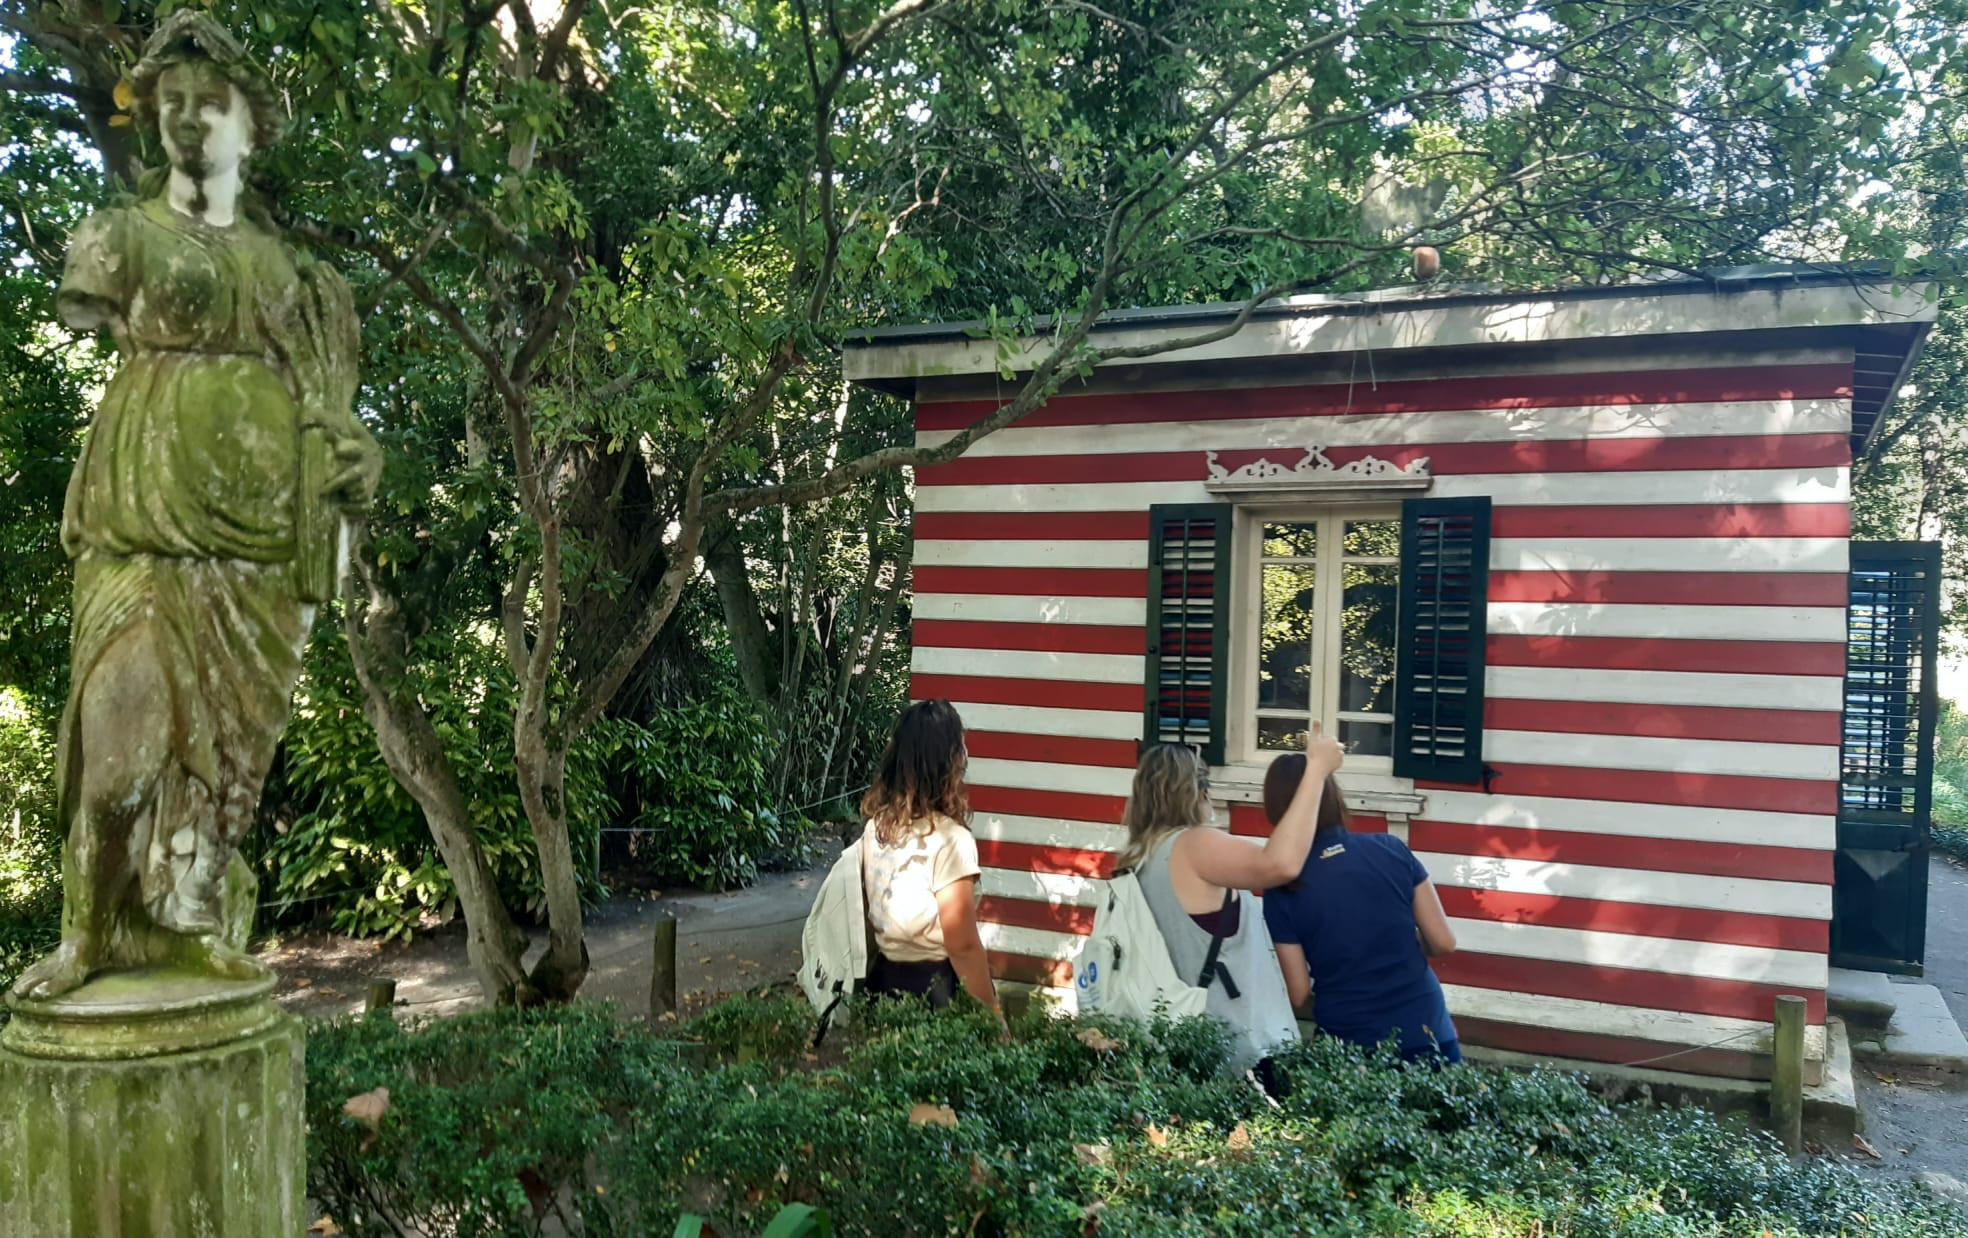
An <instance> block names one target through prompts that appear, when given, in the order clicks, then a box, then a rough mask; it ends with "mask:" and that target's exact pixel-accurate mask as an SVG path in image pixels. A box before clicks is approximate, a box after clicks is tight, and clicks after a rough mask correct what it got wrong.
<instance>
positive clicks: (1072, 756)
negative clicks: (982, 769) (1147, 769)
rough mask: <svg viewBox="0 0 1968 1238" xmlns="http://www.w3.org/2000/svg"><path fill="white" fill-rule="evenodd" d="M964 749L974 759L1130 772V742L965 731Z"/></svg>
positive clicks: (1132, 748)
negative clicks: (1090, 767) (1036, 762)
mask: <svg viewBox="0 0 1968 1238" xmlns="http://www.w3.org/2000/svg"><path fill="white" fill-rule="evenodd" d="M964 746H965V747H966V748H968V749H970V755H972V756H974V757H995V758H997V759H998V760H1001V761H1039V762H1043V763H1046V764H1051V765H1096V766H1099V767H1101V768H1102V769H1133V768H1134V763H1135V760H1136V757H1135V748H1136V744H1135V741H1134V740H1131V739H1082V738H1080V737H1078V736H1073V735H1024V734H1013V733H1011V732H1009V731H966V732H964Z"/></svg>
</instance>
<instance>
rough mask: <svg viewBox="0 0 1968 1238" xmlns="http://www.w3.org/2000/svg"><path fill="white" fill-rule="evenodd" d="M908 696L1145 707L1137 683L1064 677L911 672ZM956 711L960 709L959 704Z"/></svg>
mask: <svg viewBox="0 0 1968 1238" xmlns="http://www.w3.org/2000/svg"><path fill="white" fill-rule="evenodd" d="M909 696H910V698H911V699H912V700H918V701H926V700H930V699H932V698H934V697H939V696H940V697H944V698H946V699H948V700H952V701H956V702H958V704H959V706H961V705H962V704H965V703H968V704H973V705H1041V706H1046V707H1049V708H1053V709H1102V710H1111V711H1113V712H1116V713H1130V714H1138V713H1141V712H1142V711H1143V710H1145V709H1146V708H1147V701H1146V698H1145V697H1144V696H1143V695H1142V689H1141V688H1140V686H1139V685H1136V684H1131V683H1080V682H1078V681H1075V680H1066V679H1000V678H996V677H993V676H988V675H922V674H917V675H911V676H910V677H909ZM957 712H958V713H962V712H963V710H962V709H961V708H959V709H958V711H957Z"/></svg>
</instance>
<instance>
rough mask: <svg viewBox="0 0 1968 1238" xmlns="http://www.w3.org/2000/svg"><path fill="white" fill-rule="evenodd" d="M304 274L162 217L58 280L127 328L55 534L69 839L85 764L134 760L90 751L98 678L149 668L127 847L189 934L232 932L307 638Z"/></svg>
mask: <svg viewBox="0 0 1968 1238" xmlns="http://www.w3.org/2000/svg"><path fill="white" fill-rule="evenodd" d="M295 264H296V259H295V258H294V256H293V255H291V254H290V252H289V251H288V250H287V249H286V247H285V246H284V245H282V244H281V242H280V241H279V240H278V239H277V238H276V237H275V236H273V235H272V234H271V233H269V232H267V231H266V230H265V229H263V228H262V227H260V226H259V225H257V224H256V223H253V222H251V221H249V220H247V219H244V218H242V219H241V220H239V221H238V222H237V223H235V224H234V225H232V226H230V227H225V228H218V227H212V226H209V225H207V224H205V223H203V222H201V221H196V220H192V219H188V218H185V217H183V216H182V215H180V214H178V213H177V212H176V211H174V210H173V209H171V207H170V206H169V205H168V204H166V203H165V202H164V201H163V200H162V199H156V198H154V199H151V200H148V201H145V202H143V203H140V204H136V205H131V206H122V207H115V208H112V209H109V210H105V211H103V212H101V213H99V214H97V215H95V216H93V217H92V218H90V219H89V220H88V222H86V223H85V224H84V225H83V226H82V228H81V229H80V230H78V232H77V234H76V236H75V239H74V243H73V245H72V246H71V249H70V254H69V260H68V266H67V270H66V271H65V273H64V275H63V280H62V289H61V295H62V297H63V299H64V300H68V299H70V298H79V299H82V300H87V301H94V302H97V303H99V304H102V305H106V306H108V307H110V308H111V309H112V310H113V312H114V313H115V315H116V316H117V318H118V319H120V324H121V325H120V328H119V330H118V333H117V342H118V344H119V346H120V348H121V350H122V353H123V360H122V364H121V366H120V368H119V369H118V370H117V371H116V374H115V376H114V377H113V378H112V379H111V380H110V383H109V386H108V389H107V391H106V392H105V394H104V397H103V401H102V405H101V407H100V408H99V409H98V410H97V413H96V416H95V419H94V421H93V422H92V423H91V426H90V430H89V435H88V438H87V441H86V444H85V446H84V448H83V452H82V457H81V459H80V461H79V462H78V463H77V465H76V468H75V473H74V475H73V477H72V478H71V479H70V482H69V489H68V498H67V505H66V510H65V512H64V516H63V524H62V539H63V544H64V546H65V548H66V549H67V551H68V553H69V555H70V556H71V557H72V558H73V559H74V560H75V616H74V624H75V630H74V669H73V674H72V678H71V680H70V688H69V698H68V707H67V709H66V711H65V713H64V715H63V719H62V728H61V736H60V756H59V768H58V775H57V776H58V779H59V781H58V784H57V785H58V786H59V788H60V792H61V815H62V823H63V826H64V828H65V829H67V828H70V827H73V825H74V824H75V819H76V815H77V813H78V812H86V811H88V805H87V804H85V803H84V802H83V797H82V796H81V794H80V791H81V787H82V782H81V777H82V771H83V770H84V768H85V766H86V764H87V763H88V762H89V761H90V760H91V756H92V751H91V750H92V746H93V745H98V744H115V743H121V742H125V741H124V739H123V737H121V736H118V735H114V734H111V735H89V734H83V733H81V732H82V730H83V727H82V726H81V725H80V719H81V712H82V711H81V709H80V702H81V701H82V700H83V698H84V694H86V693H87V692H88V691H89V690H90V684H91V681H92V679H93V678H94V677H96V676H99V675H105V674H108V675H114V674H118V673H121V670H120V668H121V667H122V666H124V665H126V664H127V662H128V660H129V659H131V658H134V657H141V658H151V657H154V658H155V660H156V667H155V670H156V673H157V674H158V675H160V676H161V678H162V680H163V681H164V683H165V684H166V686H167V693H166V695H167V697H168V700H166V701H163V702H159V704H158V715H157V716H156V717H153V718H151V719H148V720H146V724H145V725H143V726H140V727H136V728H135V730H136V732H137V733H141V734H145V735H160V734H161V735H167V736H168V740H167V742H165V743H164V745H163V750H161V751H145V752H142V753H139V754H137V755H138V757H139V759H140V760H141V761H142V762H143V763H144V768H145V769H146V770H148V771H151V772H153V773H154V775H155V777H154V781H153V782H152V790H151V793H150V796H149V800H150V802H149V804H148V805H147V806H145V807H144V808H143V809H142V810H141V811H140V812H139V814H138V818H137V821H136V825H135V828H134V831H133V834H132V836H131V837H130V838H129V839H128V840H127V845H128V847H129V849H130V850H129V855H130V859H131V862H132V867H133V868H134V869H135V871H136V873H137V881H138V886H139V889H138V890H137V891H136V893H137V895H138V902H139V904H140V906H141V908H142V911H143V913H144V914H145V915H147V916H148V918H149V919H150V920H151V921H152V922H153V923H155V924H156V925H158V926H160V927H163V928H165V929H169V930H172V931H175V932H181V933H214V932H218V931H220V929H221V927H222V926H221V908H220V897H221V892H222V885H223V880H222V879H223V875H224V872H225V868H226V865H227V863H228V862H229V860H230V859H231V857H232V855H233V853H234V850H235V849H236V848H237V846H238V844H239V842H240V840H241V839H242V838H243V837H244V835H245V833H246V831H247V829H248V827H249V826H250V825H251V823H252V819H253V814H254V812H255V810H256V807H257V803H258V799H259V792H260V786H261V783H262V782H263V781H264V779H265V777H266V772H267V769H268V767H269V765H270V764H271V763H272V759H273V750H274V745H275V743H276V742H277V740H278V739H279V736H280V731H281V728H282V726H283V725H284V724H285V722H286V719H287V714H288V708H289V699H290V697H291V695H292V692H293V688H294V682H295V679H296V677H297V675H298V673H299V670H300V657H301V650H302V646H303V644H304V642H305V640H306V636H307V625H308V621H309V618H310V616H309V614H308V612H309V610H310V609H311V608H309V607H306V606H304V605H303V604H302V602H301V601H300V600H299V598H298V596H297V593H296V590H295V588H294V582H293V577H294V558H295V541H296V509H297V503H298V502H299V501H300V498H301V495H300V465H299V461H300V442H301V435H300V415H299V411H298V403H297V399H296V396H297V393H296V392H295V391H294V390H293V389H292V388H291V387H290V382H289V379H287V378H286V377H283V375H284V374H288V373H290V372H291V370H290V369H289V367H288V366H287V365H286V361H285V359H286V358H287V357H289V356H290V355H291V354H292V353H293V352H294V351H295V350H296V348H297V347H304V346H305V341H303V340H299V339H298V338H297V333H298V332H300V331H301V330H302V325H301V322H300V316H299V315H298V314H297V312H296V310H295V295H296V287H297V280H298V275H297V272H296V265H295ZM151 747H153V748H154V747H155V745H151ZM84 824H85V827H86V826H88V825H89V824H90V823H84ZM132 910H133V909H132ZM126 914H127V912H126Z"/></svg>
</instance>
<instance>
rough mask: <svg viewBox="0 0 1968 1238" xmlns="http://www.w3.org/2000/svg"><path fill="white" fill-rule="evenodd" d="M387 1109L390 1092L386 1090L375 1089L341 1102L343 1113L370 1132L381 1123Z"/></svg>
mask: <svg viewBox="0 0 1968 1238" xmlns="http://www.w3.org/2000/svg"><path fill="white" fill-rule="evenodd" d="M389 1107H390V1090H389V1089H388V1088H376V1089H374V1090H372V1091H368V1092H364V1093H362V1094H361V1095H360V1096H351V1097H349V1098H348V1099H347V1100H345V1101H343V1102H342V1112H343V1113H345V1114H347V1115H348V1116H349V1117H351V1118H354V1119H355V1120H356V1121H358V1122H360V1123H362V1125H364V1126H366V1127H368V1128H369V1129H370V1130H372V1131H373V1130H375V1129H376V1127H377V1125H378V1124H380V1123H381V1122H382V1120H383V1115H384V1114H386V1113H388V1112H389Z"/></svg>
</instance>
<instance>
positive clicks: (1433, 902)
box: [1414, 881, 1456, 958]
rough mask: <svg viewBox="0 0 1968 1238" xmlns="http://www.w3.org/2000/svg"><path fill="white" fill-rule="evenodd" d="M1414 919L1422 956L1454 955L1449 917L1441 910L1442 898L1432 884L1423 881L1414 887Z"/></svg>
mask: <svg viewBox="0 0 1968 1238" xmlns="http://www.w3.org/2000/svg"><path fill="white" fill-rule="evenodd" d="M1414 917H1415V931H1416V932H1417V933H1419V934H1420V935H1421V949H1422V952H1423V953H1424V954H1426V955H1428V957H1429V958H1440V957H1441V956H1443V955H1445V954H1454V953H1455V949H1456V935H1455V930H1454V929H1452V928H1450V927H1449V917H1448V915H1447V914H1446V913H1445V912H1443V910H1442V896H1441V895H1440V894H1437V893H1436V892H1435V883H1434V882H1432V881H1423V882H1421V883H1420V884H1418V885H1416V886H1415V892H1414Z"/></svg>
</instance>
